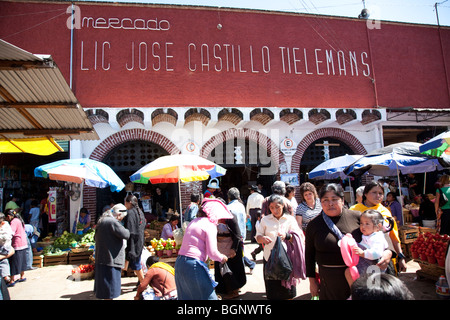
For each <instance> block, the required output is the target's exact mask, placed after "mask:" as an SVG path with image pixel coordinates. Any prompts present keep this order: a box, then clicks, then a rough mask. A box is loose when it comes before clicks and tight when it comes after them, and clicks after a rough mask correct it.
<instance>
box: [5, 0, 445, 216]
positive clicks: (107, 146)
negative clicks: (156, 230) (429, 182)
mask: <svg viewBox="0 0 450 320" xmlns="http://www.w3.org/2000/svg"><path fill="white" fill-rule="evenodd" d="M0 12H1V14H0V15H1V16H0V39H3V40H5V41H7V42H9V43H12V44H14V45H16V46H18V47H20V48H23V49H25V50H27V51H29V52H32V53H45V54H50V55H51V56H52V58H53V59H54V61H55V62H56V64H57V65H58V67H59V68H60V69H61V72H62V74H63V75H64V77H65V79H66V81H67V83H68V84H69V85H70V87H71V89H72V91H73V92H74V94H75V95H76V97H77V98H78V100H79V102H80V104H81V106H82V107H83V108H84V110H85V112H86V115H87V116H88V118H89V120H90V121H91V123H92V124H93V127H94V129H95V131H96V133H97V134H98V137H99V139H98V140H77V139H76V138H75V139H74V140H71V141H70V146H69V147H68V148H67V150H66V151H67V153H66V155H67V157H70V158H80V157H87V158H91V159H95V160H99V161H102V162H105V163H106V164H108V165H110V166H111V167H112V168H113V169H114V170H115V171H116V173H117V174H118V175H119V176H120V177H121V178H122V179H123V181H124V183H126V184H127V182H129V179H128V177H129V176H130V175H131V174H132V173H134V172H135V171H137V170H138V169H139V168H141V167H142V166H143V165H145V164H147V163H149V162H150V161H152V160H154V159H155V158H157V157H159V156H161V155H168V154H177V153H182V154H196V155H200V156H202V157H205V158H209V159H212V160H214V161H215V162H216V163H218V164H221V165H222V166H224V167H225V168H226V169H227V170H228V171H227V175H226V176H224V177H222V178H221V181H220V184H221V186H222V187H223V188H224V189H225V190H226V188H229V187H238V188H240V189H241V190H242V193H243V195H244V198H245V196H246V192H247V191H248V185H249V184H255V183H257V182H261V183H262V184H263V185H264V186H265V188H266V189H269V188H270V186H271V184H272V182H273V181H274V180H276V179H280V178H281V179H285V180H286V181H289V182H291V183H293V184H297V183H301V182H304V181H306V180H307V179H308V176H307V173H308V171H310V170H311V169H312V168H314V167H315V166H317V165H318V164H320V163H321V162H322V161H323V160H324V159H327V158H333V157H336V156H339V155H343V154H366V153H368V152H370V151H371V150H374V149H376V148H379V147H382V146H384V145H388V144H391V143H395V142H400V141H417V142H423V141H425V140H426V139H428V138H430V137H432V136H434V135H435V134H437V133H440V132H442V131H445V130H447V128H448V127H449V125H450V75H449V71H448V70H449V67H450V54H449V53H450V28H448V27H441V26H436V25H418V24H407V23H396V22H385V21H371V20H364V19H357V18H354V19H352V18H341V17H334V16H317V15H307V14H296V13H285V12H271V11H254V10H240V9H227V8H213V7H194V6H168V5H151V4H119V3H101V2H100V3H98V2H87V1H83V2H69V1H0ZM0 134H1V133H0ZM3 156H4V155H0V158H1V157H3ZM2 178H3V177H2ZM204 184H205V182H204V183H203V184H202V183H187V184H182V186H181V193H182V201H183V206H186V205H187V204H188V203H189V195H190V193H191V192H193V191H202V190H203V188H204ZM155 187H156V186H152V185H130V184H129V185H127V188H126V189H127V190H125V191H124V192H123V193H121V194H118V195H112V194H111V193H109V192H108V190H99V189H95V188H89V187H87V188H85V189H84V194H83V206H85V207H87V208H89V210H90V212H91V214H92V212H95V213H96V214H97V215H98V214H100V213H101V208H102V207H103V206H104V205H105V204H107V203H108V201H109V199H110V198H111V197H112V196H115V197H116V199H115V200H116V201H120V202H121V201H122V200H123V197H124V193H126V192H127V191H128V192H131V191H133V192H138V193H139V194H141V195H145V194H146V193H153V192H154V189H155ZM162 187H163V189H164V190H165V191H167V192H168V193H169V194H170V198H169V203H170V207H171V208H174V209H175V207H176V203H177V201H176V199H177V197H178V195H177V188H176V187H175V186H171V185H164V186H162ZM172 203H173V205H172Z"/></svg>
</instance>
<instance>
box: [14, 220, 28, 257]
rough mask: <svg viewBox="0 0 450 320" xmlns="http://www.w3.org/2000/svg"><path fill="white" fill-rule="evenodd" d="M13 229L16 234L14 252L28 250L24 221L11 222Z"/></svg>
mask: <svg viewBox="0 0 450 320" xmlns="http://www.w3.org/2000/svg"><path fill="white" fill-rule="evenodd" d="M10 225H11V229H12V231H13V232H14V235H13V238H12V241H11V244H12V247H13V248H14V250H23V249H26V248H28V240H27V234H26V233H25V227H24V226H23V224H22V221H20V219H18V218H14V219H12V220H11V222H10Z"/></svg>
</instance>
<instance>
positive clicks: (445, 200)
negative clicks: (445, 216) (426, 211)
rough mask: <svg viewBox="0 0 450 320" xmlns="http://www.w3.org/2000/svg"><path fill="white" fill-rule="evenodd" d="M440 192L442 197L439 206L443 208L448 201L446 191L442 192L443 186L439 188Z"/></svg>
mask: <svg viewBox="0 0 450 320" xmlns="http://www.w3.org/2000/svg"><path fill="white" fill-rule="evenodd" d="M439 193H440V197H439V208H442V207H443V206H445V205H446V204H447V202H448V199H447V196H446V195H445V193H443V192H442V190H441V188H439Z"/></svg>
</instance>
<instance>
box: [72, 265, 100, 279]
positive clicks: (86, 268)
mask: <svg viewBox="0 0 450 320" xmlns="http://www.w3.org/2000/svg"><path fill="white" fill-rule="evenodd" d="M94 274H95V267H94V265H92V264H85V265H80V266H78V267H76V268H74V269H72V278H73V280H74V281H80V280H89V279H92V278H94Z"/></svg>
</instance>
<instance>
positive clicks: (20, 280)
mask: <svg viewBox="0 0 450 320" xmlns="http://www.w3.org/2000/svg"><path fill="white" fill-rule="evenodd" d="M24 281H27V278H20V279H19V280H16V282H24Z"/></svg>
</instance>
